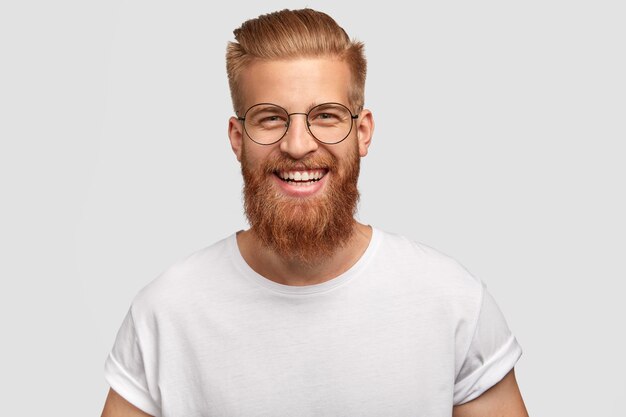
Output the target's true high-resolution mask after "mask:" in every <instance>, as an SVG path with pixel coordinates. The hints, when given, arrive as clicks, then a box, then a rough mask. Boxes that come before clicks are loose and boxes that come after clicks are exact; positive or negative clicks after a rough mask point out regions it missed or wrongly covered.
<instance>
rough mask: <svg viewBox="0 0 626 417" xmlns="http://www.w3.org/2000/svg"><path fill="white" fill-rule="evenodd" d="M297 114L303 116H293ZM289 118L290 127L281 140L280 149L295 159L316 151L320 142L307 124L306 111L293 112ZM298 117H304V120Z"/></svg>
mask: <svg viewBox="0 0 626 417" xmlns="http://www.w3.org/2000/svg"><path fill="white" fill-rule="evenodd" d="M295 115H299V116H301V117H299V118H294V117H293V116H295ZM289 118H290V119H289V128H288V129H287V133H285V136H284V137H283V139H282V140H281V141H280V150H281V152H284V153H286V154H287V155H289V156H291V157H292V158H293V159H302V158H304V157H305V156H307V155H308V154H309V153H311V152H315V151H316V150H317V148H318V143H317V141H316V140H315V138H314V137H313V135H311V132H309V129H308V127H307V125H306V124H307V115H306V113H291V114H290V115H289ZM297 119H302V121H300V120H297Z"/></svg>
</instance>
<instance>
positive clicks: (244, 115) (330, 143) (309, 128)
mask: <svg viewBox="0 0 626 417" xmlns="http://www.w3.org/2000/svg"><path fill="white" fill-rule="evenodd" d="M329 104H336V105H339V106H341V107H343V108H345V109H346V110H348V113H349V114H350V119H351V120H350V130H349V131H348V133H347V134H346V136H344V137H343V138H342V139H341V140H338V141H337V142H324V141H323V140H320V139H318V138H317V136H315V135H314V134H313V132H311V123H309V114H311V112H312V111H313V110H315V109H316V108H318V107H321V106H327V105H329ZM262 105H270V106H276V107H278V108H279V109H282V110H283V111H284V112H285V114H286V115H287V126H286V129H285V133H283V135H282V136H281V137H280V138H278V139H277V140H275V141H274V142H271V143H261V142H257V141H256V140H254V139H253V138H252V136H250V134H249V133H248V129H246V115H247V114H248V112H249V111H250V110H252V109H253V108H254V107H257V106H262ZM294 114H302V115H304V116H306V129H307V131H308V132H309V134H310V135H311V136H313V139H315V140H316V141H318V142H319V143H323V144H324V145H336V144H338V143H341V142H343V141H344V140H346V138H347V137H348V136H350V133H352V128H353V126H354V123H353V121H354V120H356V119H358V118H359V115H358V114H352V110H350V108H348V106H346V105H345V104H341V103H336V102H332V101H331V102H328V103H322V104H318V105H316V106H313V107H311V109H310V110H309V111H308V112H306V113H301V112H295V113H289V112H288V111H287V109H286V108H284V107H282V106H279V105H278V104H274V103H257V104H253V105H252V106H250V107H248V110H246V112H245V113H244V114H243V117H241V116H239V115H237V120H240V121H241V123H242V124H243V130H244V131H245V132H246V135H247V136H248V137H249V138H250V140H251V141H252V142H254V143H256V144H257V145H261V146H270V145H274V144H276V143H278V142H280V141H281V140H282V139H283V138H284V137H285V136H287V132H289V126H291V116H293V115H294Z"/></svg>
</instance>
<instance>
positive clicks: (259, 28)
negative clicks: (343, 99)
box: [226, 9, 367, 113]
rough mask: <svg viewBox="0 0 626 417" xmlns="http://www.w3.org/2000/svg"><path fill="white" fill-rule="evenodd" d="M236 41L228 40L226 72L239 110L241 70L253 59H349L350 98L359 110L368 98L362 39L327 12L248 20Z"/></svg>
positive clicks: (285, 13)
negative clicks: (353, 38)
mask: <svg viewBox="0 0 626 417" xmlns="http://www.w3.org/2000/svg"><path fill="white" fill-rule="evenodd" d="M233 33H234V34H235V39H236V42H228V47H227V49H226V72H227V74H228V84H229V86H230V95H231V99H232V101H233V107H234V109H235V111H236V112H237V111H240V112H241V111H244V110H245V109H242V108H241V106H242V105H243V103H242V100H243V99H242V91H241V86H240V84H239V75H240V74H241V71H242V70H243V69H244V68H245V67H246V66H247V65H249V64H250V62H251V61H253V60H257V59H261V60H272V59H294V58H305V57H315V58H317V57H333V58H339V59H341V60H343V61H344V62H346V63H347V64H348V66H349V67H350V72H351V74H352V85H350V86H349V92H348V94H349V100H350V106H352V109H351V110H352V111H354V112H356V113H358V112H360V111H361V110H362V109H363V105H364V101H365V76H366V72H367V63H366V60H365V54H364V51H363V49H364V46H363V43H362V42H358V41H356V40H350V38H349V37H348V34H347V33H346V32H345V31H344V30H343V29H342V28H341V27H340V26H339V25H338V24H337V22H335V20H334V19H333V18H332V17H330V16H329V15H327V14H326V13H322V12H318V11H316V10H313V9H301V10H288V9H285V10H281V11H277V12H274V13H269V14H264V15H261V16H259V17H257V18H255V19H250V20H247V21H245V22H244V23H243V24H242V25H241V27H239V28H237V29H235V30H234V31H233Z"/></svg>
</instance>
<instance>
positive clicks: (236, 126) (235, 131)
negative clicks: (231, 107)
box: [228, 116, 243, 162]
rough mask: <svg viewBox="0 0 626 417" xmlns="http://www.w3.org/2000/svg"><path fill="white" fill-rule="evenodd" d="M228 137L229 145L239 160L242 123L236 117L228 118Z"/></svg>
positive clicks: (241, 147)
mask: <svg viewBox="0 0 626 417" xmlns="http://www.w3.org/2000/svg"><path fill="white" fill-rule="evenodd" d="M228 137H229V138H230V147H231V148H232V149H233V152H234V153H235V156H236V157H237V160H238V161H239V162H241V152H242V149H243V124H242V123H241V121H240V120H239V119H237V118H236V117H234V116H233V117H231V118H230V119H228Z"/></svg>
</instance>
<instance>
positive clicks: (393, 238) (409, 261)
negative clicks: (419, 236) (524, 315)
mask: <svg viewBox="0 0 626 417" xmlns="http://www.w3.org/2000/svg"><path fill="white" fill-rule="evenodd" d="M379 233H380V234H381V247H380V254H379V255H380V260H381V262H386V263H389V264H392V265H396V266H397V267H399V268H401V269H407V270H409V271H416V272H419V273H420V275H422V276H427V277H430V278H432V279H436V280H437V281H438V282H440V283H442V284H450V285H457V286H461V287H467V288H479V287H481V286H482V282H481V281H480V280H479V279H478V278H476V277H475V276H473V275H472V274H471V273H470V272H469V271H468V270H467V269H466V268H465V267H464V266H463V265H462V264H461V263H460V262H459V261H458V260H456V259H455V258H453V257H452V256H450V255H448V254H445V253H443V252H442V251H440V250H438V249H435V248H433V247H431V246H428V245H426V244H424V243H422V242H418V241H415V240H413V239H410V238H408V237H406V236H402V235H398V234H395V233H390V232H385V231H379Z"/></svg>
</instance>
